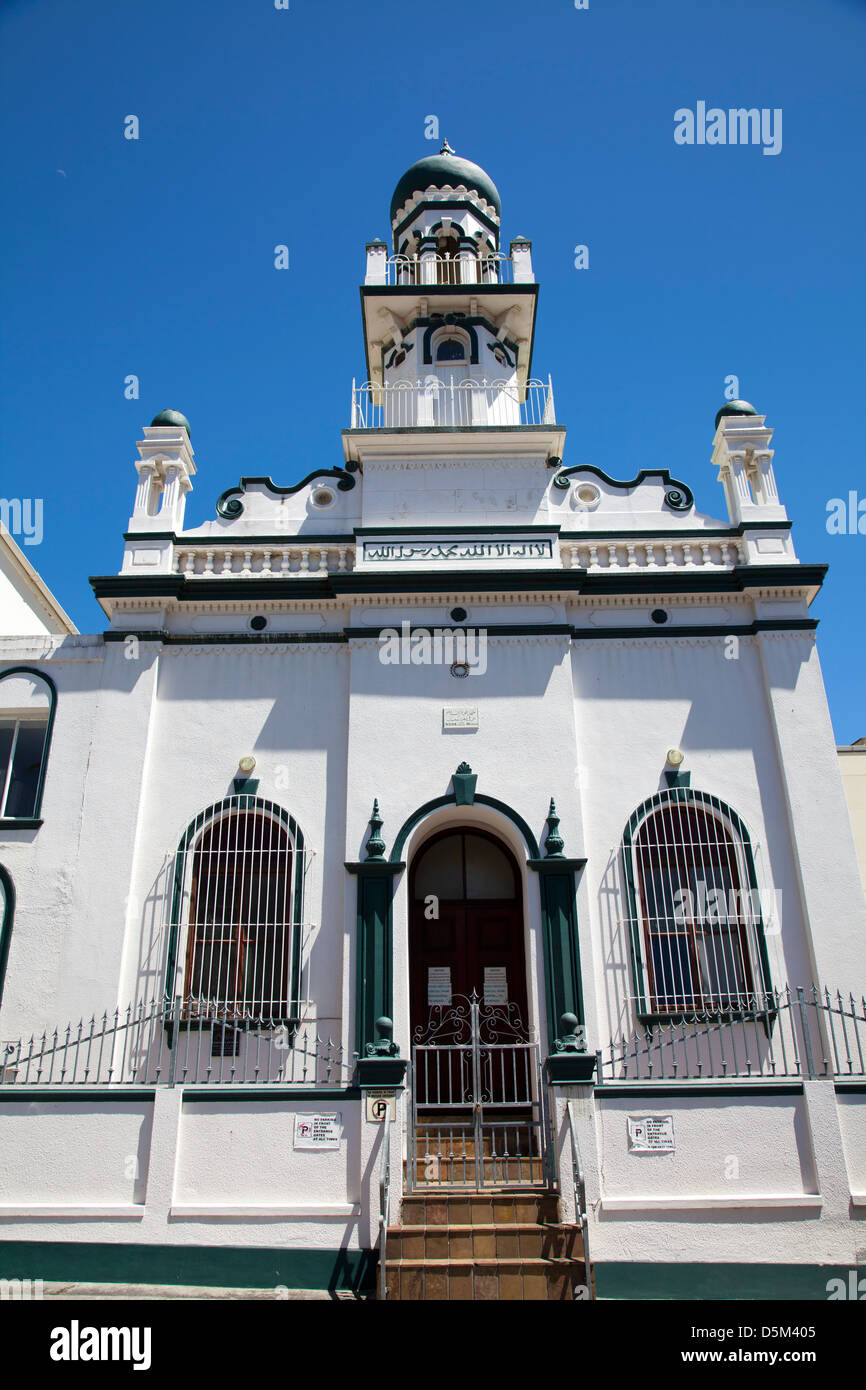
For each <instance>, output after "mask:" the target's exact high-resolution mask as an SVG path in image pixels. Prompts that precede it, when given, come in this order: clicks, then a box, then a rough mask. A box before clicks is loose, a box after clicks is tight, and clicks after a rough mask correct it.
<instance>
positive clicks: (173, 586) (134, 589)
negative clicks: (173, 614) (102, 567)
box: [88, 574, 187, 598]
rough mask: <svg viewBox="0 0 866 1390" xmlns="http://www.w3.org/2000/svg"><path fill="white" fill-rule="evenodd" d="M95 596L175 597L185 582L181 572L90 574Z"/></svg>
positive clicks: (90, 582)
mask: <svg viewBox="0 0 866 1390" xmlns="http://www.w3.org/2000/svg"><path fill="white" fill-rule="evenodd" d="M88 582H89V584H90V587H91V589H92V590H93V592H94V594H95V595H96V597H97V598H177V597H178V596H179V594H180V593H181V590H182V589H183V586H184V584H185V583H186V582H187V581H186V580H185V579H184V576H183V575H182V574H155V575H149V574H91V575H90V576H89V579H88Z"/></svg>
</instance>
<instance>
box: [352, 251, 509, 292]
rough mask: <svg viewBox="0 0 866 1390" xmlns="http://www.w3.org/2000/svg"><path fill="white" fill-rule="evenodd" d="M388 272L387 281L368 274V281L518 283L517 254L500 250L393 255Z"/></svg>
mask: <svg viewBox="0 0 866 1390" xmlns="http://www.w3.org/2000/svg"><path fill="white" fill-rule="evenodd" d="M383 259H384V258H383ZM384 271H385V278H384V281H383V280H382V279H381V278H378V277H376V278H373V279H371V277H370V275H368V277H367V283H368V284H385V285H389V286H391V285H396V286H420V285H512V284H514V282H515V274H514V259H513V257H511V256H506V255H505V254H504V253H502V252H499V251H491V252H490V253H489V254H488V255H484V256H473V255H472V254H471V253H469V252H466V253H463V254H458V255H457V256H454V257H452V256H440V255H437V254H436V253H434V252H429V253H425V252H422V253H421V255H420V256H389V257H388V259H387V261H386V262H385V266H384ZM520 278H521V277H520V275H518V279H520Z"/></svg>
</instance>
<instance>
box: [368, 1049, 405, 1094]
mask: <svg viewBox="0 0 866 1390" xmlns="http://www.w3.org/2000/svg"><path fill="white" fill-rule="evenodd" d="M407 1066H408V1063H407V1061H406V1058H405V1057H359V1058H358V1062H357V1065H356V1067H355V1076H356V1078H357V1083H358V1087H359V1089H366V1088H367V1087H370V1086H374V1087H375V1086H394V1087H395V1088H399V1089H401V1090H402V1088H403V1081H404V1079H405V1076H406V1067H407Z"/></svg>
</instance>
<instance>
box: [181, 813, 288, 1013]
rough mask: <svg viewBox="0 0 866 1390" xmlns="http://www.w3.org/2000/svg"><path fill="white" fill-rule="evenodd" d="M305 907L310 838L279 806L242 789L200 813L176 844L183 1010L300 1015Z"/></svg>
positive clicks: (190, 1011) (192, 1011) (185, 1011)
mask: <svg viewBox="0 0 866 1390" xmlns="http://www.w3.org/2000/svg"><path fill="white" fill-rule="evenodd" d="M302 908H303V836H302V835H301V832H300V830H299V829H298V827H297V825H296V824H295V821H294V820H293V819H292V817H290V816H288V815H287V814H286V812H285V811H284V810H283V809H282V808H281V807H277V806H275V805H274V804H273V803H271V802H265V801H260V800H259V799H258V798H255V797H252V796H243V795H242V796H235V797H227V798H226V799H225V801H223V802H221V803H219V804H218V805H217V806H216V807H211V808H210V809H209V810H208V811H207V812H203V813H202V815H201V816H199V817H197V819H196V821H194V822H193V824H192V826H190V828H189V829H188V830H187V833H186V835H185V836H184V839H183V841H182V842H181V845H180V848H179V850H178V857H177V864H176V870H175V907H174V911H173V914H172V916H173V939H172V946H171V949H170V951H169V990H170V991H171V992H174V991H175V990H176V989H177V987H178V985H179V981H178V980H177V979H175V978H174V976H175V972H176V969H177V965H178V964H179V962H178V961H177V938H178V928H180V927H181V926H185V928H186V948H185V955H184V960H183V983H182V991H183V999H184V1014H185V1016H186V1017H187V1018H188V1019H193V1018H200V1019H204V1020H221V1021H225V1020H233V1019H234V1020H244V1019H246V1020H262V1021H267V1022H277V1021H290V1020H292V1019H294V1018H296V1017H297V1014H298V1009H299V1003H298V996H299V984H300V981H299V975H300V951H301V930H302V928H301V921H302Z"/></svg>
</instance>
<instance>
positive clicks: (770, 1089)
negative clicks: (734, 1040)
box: [595, 1081, 803, 1100]
mask: <svg viewBox="0 0 866 1390" xmlns="http://www.w3.org/2000/svg"><path fill="white" fill-rule="evenodd" d="M595 1094H596V1095H597V1096H600V1095H604V1096H619V1097H621V1098H622V1099H624V1100H627V1099H630V1098H633V1099H636V1098H637V1097H638V1096H644V1097H649V1096H664V1097H666V1098H667V1099H669V1100H671V1099H673V1098H674V1097H676V1096H801V1095H802V1094H803V1083H802V1081H766V1082H764V1081H725V1082H719V1083H718V1084H717V1085H709V1084H703V1085H702V1084H701V1083H700V1082H691V1081H679V1082H676V1083H673V1082H670V1081H666V1082H665V1081H646V1082H641V1083H640V1084H637V1083H635V1082H630V1081H623V1082H619V1081H604V1082H599V1083H598V1085H597V1086H596V1087H595Z"/></svg>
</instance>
